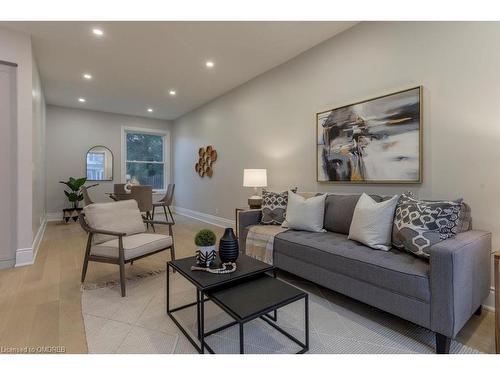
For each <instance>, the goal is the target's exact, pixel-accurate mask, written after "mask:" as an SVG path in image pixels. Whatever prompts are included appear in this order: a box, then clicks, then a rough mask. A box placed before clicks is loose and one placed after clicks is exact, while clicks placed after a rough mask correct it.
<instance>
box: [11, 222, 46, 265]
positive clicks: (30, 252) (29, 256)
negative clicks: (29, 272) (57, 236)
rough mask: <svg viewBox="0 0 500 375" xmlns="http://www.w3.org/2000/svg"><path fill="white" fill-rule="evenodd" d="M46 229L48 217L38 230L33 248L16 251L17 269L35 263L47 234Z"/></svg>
mask: <svg viewBox="0 0 500 375" xmlns="http://www.w3.org/2000/svg"><path fill="white" fill-rule="evenodd" d="M45 228H47V215H45V217H44V218H43V220H42V223H41V225H40V228H38V232H37V233H36V235H35V238H34V239H33V245H32V246H31V247H27V248H23V249H17V250H16V263H15V267H22V266H29V265H31V264H33V263H35V260H36V255H37V254H38V248H39V247H40V243H41V242H42V239H43V235H44V234H45Z"/></svg>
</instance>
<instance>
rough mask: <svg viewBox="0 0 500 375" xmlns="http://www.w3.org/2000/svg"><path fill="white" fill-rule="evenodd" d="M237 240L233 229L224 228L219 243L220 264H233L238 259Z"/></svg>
mask: <svg viewBox="0 0 500 375" xmlns="http://www.w3.org/2000/svg"><path fill="white" fill-rule="evenodd" d="M238 255H239V250H238V239H237V238H236V236H235V234H234V231H233V228H226V230H225V231H224V235H223V236H222V237H221V239H220V241H219V258H220V260H221V262H222V263H234V262H235V261H236V259H238Z"/></svg>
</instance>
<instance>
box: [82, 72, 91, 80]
mask: <svg viewBox="0 0 500 375" xmlns="http://www.w3.org/2000/svg"><path fill="white" fill-rule="evenodd" d="M83 78H85V79H92V74H89V73H84V74H83Z"/></svg>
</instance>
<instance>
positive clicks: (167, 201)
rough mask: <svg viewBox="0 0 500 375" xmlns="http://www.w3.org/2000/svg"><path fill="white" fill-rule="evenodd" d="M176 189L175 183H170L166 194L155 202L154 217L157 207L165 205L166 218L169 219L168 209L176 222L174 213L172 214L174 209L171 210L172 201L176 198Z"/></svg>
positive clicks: (173, 221)
mask: <svg viewBox="0 0 500 375" xmlns="http://www.w3.org/2000/svg"><path fill="white" fill-rule="evenodd" d="M174 190H175V184H168V187H167V193H166V194H165V196H164V197H163V198H162V199H160V200H159V201H158V202H154V203H153V215H152V216H153V218H154V217H155V208H156V207H163V212H164V213H165V220H167V221H169V218H168V215H167V210H168V213H169V214H170V218H171V219H172V223H175V220H174V215H172V211H170V206H171V205H172V201H173V199H174Z"/></svg>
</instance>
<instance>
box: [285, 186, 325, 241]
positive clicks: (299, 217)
mask: <svg viewBox="0 0 500 375" xmlns="http://www.w3.org/2000/svg"><path fill="white" fill-rule="evenodd" d="M325 198H326V194H323V195H318V196H316V197H312V198H308V199H306V198H304V197H302V196H300V195H299V194H295V193H294V192H293V191H291V190H289V191H288V205H287V207H286V216H285V221H284V222H283V224H282V225H281V226H282V227H283V228H290V229H296V230H306V231H309V232H326V231H325V230H324V229H323V219H324V216H325Z"/></svg>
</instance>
